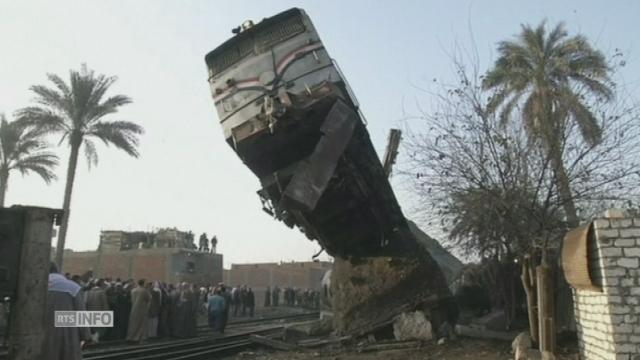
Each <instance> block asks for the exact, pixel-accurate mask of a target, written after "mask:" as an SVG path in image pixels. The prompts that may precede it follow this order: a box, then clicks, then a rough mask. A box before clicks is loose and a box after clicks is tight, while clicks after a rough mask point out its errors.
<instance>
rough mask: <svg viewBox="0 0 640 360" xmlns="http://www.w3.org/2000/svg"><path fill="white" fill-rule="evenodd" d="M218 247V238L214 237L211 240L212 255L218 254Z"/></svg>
mask: <svg viewBox="0 0 640 360" xmlns="http://www.w3.org/2000/svg"><path fill="white" fill-rule="evenodd" d="M217 246H218V237H217V236H215V235H213V237H212V238H211V253H212V254H215V253H216V247H217Z"/></svg>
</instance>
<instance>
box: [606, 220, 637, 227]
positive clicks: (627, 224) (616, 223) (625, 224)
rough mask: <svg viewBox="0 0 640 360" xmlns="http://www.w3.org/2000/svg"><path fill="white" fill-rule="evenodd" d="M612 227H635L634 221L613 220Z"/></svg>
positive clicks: (611, 221)
mask: <svg viewBox="0 0 640 360" xmlns="http://www.w3.org/2000/svg"><path fill="white" fill-rule="evenodd" d="M609 222H610V226H611V227H612V228H629V227H632V226H633V219H629V218H625V219H611V220H610V221H609Z"/></svg>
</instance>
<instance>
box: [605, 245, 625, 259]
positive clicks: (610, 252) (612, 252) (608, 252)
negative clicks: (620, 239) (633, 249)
mask: <svg viewBox="0 0 640 360" xmlns="http://www.w3.org/2000/svg"><path fill="white" fill-rule="evenodd" d="M625 250H626V249H625ZM600 256H602V257H620V256H622V249H620V248H614V247H612V248H602V249H600Z"/></svg>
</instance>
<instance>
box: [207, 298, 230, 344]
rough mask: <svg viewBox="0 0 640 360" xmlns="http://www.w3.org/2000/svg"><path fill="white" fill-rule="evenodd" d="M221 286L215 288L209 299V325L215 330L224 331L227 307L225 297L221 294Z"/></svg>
mask: <svg viewBox="0 0 640 360" xmlns="http://www.w3.org/2000/svg"><path fill="white" fill-rule="evenodd" d="M220 292H221V291H220V288H215V290H214V291H213V294H212V295H209V299H208V301H207V310H208V315H209V326H210V327H211V328H212V329H213V331H219V332H221V333H224V326H223V325H224V316H225V315H224V313H225V308H226V307H227V305H226V301H225V299H224V297H222V296H221V295H220Z"/></svg>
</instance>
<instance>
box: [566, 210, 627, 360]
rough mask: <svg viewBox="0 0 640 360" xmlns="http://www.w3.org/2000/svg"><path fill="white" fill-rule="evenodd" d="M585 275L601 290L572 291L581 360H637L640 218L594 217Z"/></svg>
mask: <svg viewBox="0 0 640 360" xmlns="http://www.w3.org/2000/svg"><path fill="white" fill-rule="evenodd" d="M594 229H595V231H594V236H591V237H590V238H589V239H588V245H587V248H588V253H589V260H590V265H589V268H590V269H589V271H590V274H591V278H592V280H593V282H594V284H595V285H598V286H601V287H602V292H598V291H588V290H574V304H575V315H576V321H577V325H578V337H579V340H580V341H579V342H580V353H581V359H586V360H592V359H594V360H595V359H597V360H604V359H607V360H608V359H611V360H640V280H639V278H640V218H636V219H630V218H620V219H598V220H596V221H594Z"/></svg>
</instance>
